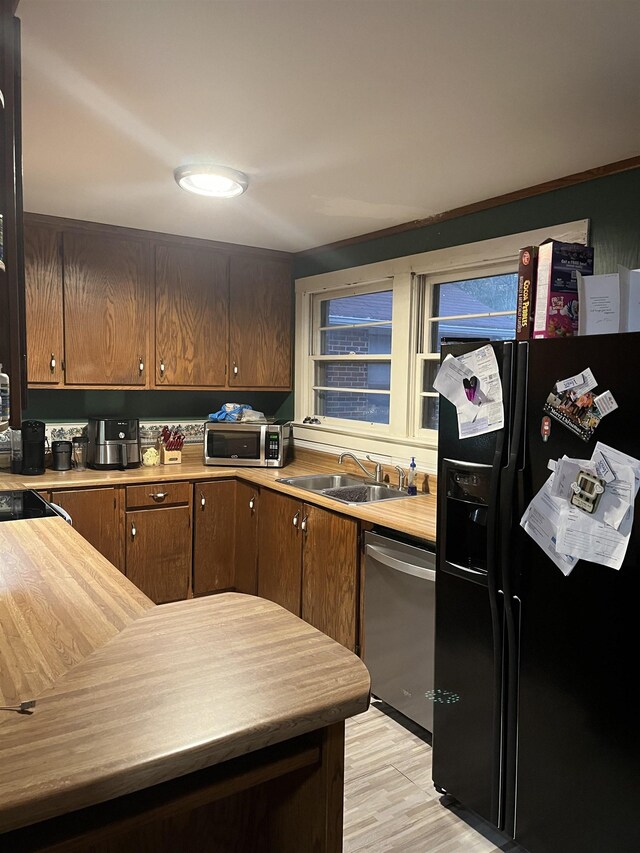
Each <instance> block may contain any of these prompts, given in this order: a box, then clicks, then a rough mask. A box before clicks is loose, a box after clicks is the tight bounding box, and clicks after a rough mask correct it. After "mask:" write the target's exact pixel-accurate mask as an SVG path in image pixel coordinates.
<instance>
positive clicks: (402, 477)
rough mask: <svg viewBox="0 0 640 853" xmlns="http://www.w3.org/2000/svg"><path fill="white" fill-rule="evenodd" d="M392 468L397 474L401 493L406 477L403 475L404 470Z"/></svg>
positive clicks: (396, 466)
mask: <svg viewBox="0 0 640 853" xmlns="http://www.w3.org/2000/svg"><path fill="white" fill-rule="evenodd" d="M393 467H394V468H395V469H396V471H397V472H398V488H399V489H400V491H402V490H403V489H404V481H405V477H406V474H405V473H404V468H401V467H400V466H399V465H394V466H393Z"/></svg>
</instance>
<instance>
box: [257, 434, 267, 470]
mask: <svg viewBox="0 0 640 853" xmlns="http://www.w3.org/2000/svg"><path fill="white" fill-rule="evenodd" d="M258 429H259V430H260V464H261V465H264V464H265V463H266V461H267V450H266V445H267V430H266V428H265V427H258Z"/></svg>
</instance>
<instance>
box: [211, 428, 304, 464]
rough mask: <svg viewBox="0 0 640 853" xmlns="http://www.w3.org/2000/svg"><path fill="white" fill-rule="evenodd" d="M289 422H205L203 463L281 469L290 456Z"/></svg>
mask: <svg viewBox="0 0 640 853" xmlns="http://www.w3.org/2000/svg"><path fill="white" fill-rule="evenodd" d="M290 442H291V422H290V421H273V422H271V423H266V424H265V423H262V424H259V423H255V424H252V423H247V424H243V423H242V422H240V423H229V422H228V421H207V422H206V423H205V425H204V464H205V465H232V466H234V467H238V466H241V465H246V466H247V467H248V468H282V466H283V465H286V464H287V460H288V458H289V447H290Z"/></svg>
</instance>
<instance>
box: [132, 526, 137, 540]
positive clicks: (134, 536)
mask: <svg viewBox="0 0 640 853" xmlns="http://www.w3.org/2000/svg"><path fill="white" fill-rule="evenodd" d="M137 532H138V531H137V530H136V526H135V524H132V525H131V538H132V539H135V538H136V533H137Z"/></svg>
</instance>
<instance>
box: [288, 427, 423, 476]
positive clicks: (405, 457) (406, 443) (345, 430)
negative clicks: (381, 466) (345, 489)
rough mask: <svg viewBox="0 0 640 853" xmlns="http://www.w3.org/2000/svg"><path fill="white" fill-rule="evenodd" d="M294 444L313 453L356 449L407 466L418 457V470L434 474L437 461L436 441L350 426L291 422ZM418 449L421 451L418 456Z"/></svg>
mask: <svg viewBox="0 0 640 853" xmlns="http://www.w3.org/2000/svg"><path fill="white" fill-rule="evenodd" d="M291 425H292V427H293V428H294V429H293V436H294V443H295V444H297V445H298V446H300V447H302V446H304V447H308V448H309V449H313V450H320V451H324V452H325V453H327V452H332V451H333V452H338V451H342V450H353V451H356V452H358V451H359V452H361V453H363V454H364V453H371V454H375V455H377V456H380V457H385V458H384V459H380V460H378V461H381V462H388V463H390V464H405V465H406V464H408V462H409V460H410V457H411V456H415V457H416V462H418V465H419V469H420V470H422V471H425V472H428V473H435V471H436V468H437V462H438V450H437V442H436V441H434V440H429V439H424V438H410V437H407V436H392V435H389V434H388V433H382V432H380V433H376V432H370V431H367V432H366V433H363V432H362V431H361V430H357V429H349V427H344V426H335V425H329V424H305V423H302V421H295V420H294V421H292V422H291ZM416 450H418V451H419V452H418V453H416Z"/></svg>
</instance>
